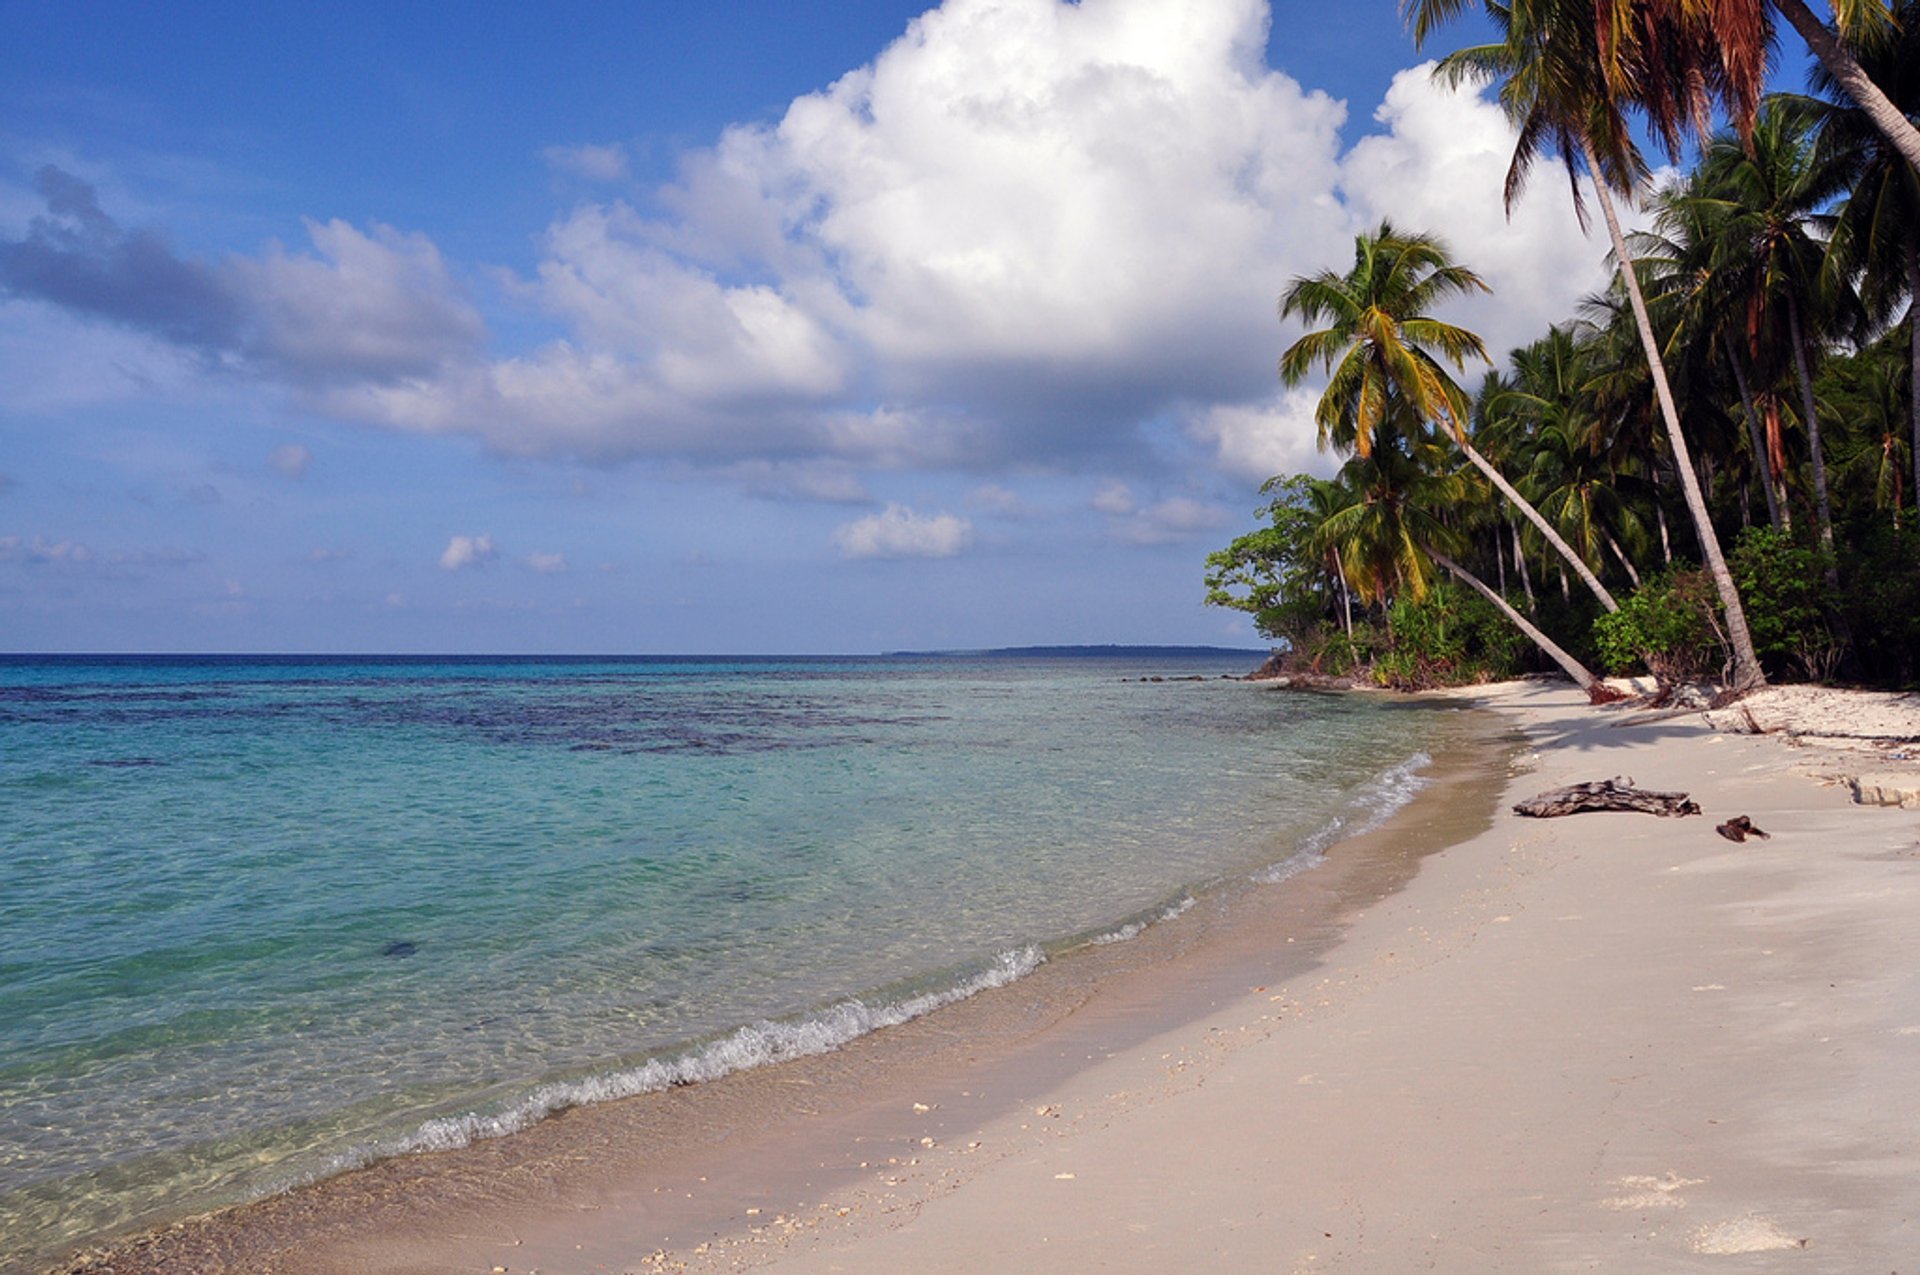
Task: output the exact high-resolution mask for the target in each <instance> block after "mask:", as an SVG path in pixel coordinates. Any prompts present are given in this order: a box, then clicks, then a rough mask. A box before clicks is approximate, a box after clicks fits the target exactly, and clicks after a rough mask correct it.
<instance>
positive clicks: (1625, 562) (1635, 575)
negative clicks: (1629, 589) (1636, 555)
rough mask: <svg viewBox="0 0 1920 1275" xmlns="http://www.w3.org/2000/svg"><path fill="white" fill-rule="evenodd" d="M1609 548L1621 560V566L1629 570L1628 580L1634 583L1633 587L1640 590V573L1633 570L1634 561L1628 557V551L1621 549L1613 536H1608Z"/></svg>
mask: <svg viewBox="0 0 1920 1275" xmlns="http://www.w3.org/2000/svg"><path fill="white" fill-rule="evenodd" d="M1607 548H1609V549H1611V550H1613V556H1614V557H1616V558H1618V559H1620V565H1621V566H1623V567H1625V568H1626V569H1627V579H1629V580H1631V581H1633V587H1634V588H1636V589H1637V588H1639V587H1640V573H1639V572H1638V571H1635V570H1634V569H1633V559H1631V558H1629V557H1627V555H1626V551H1625V550H1623V549H1621V548H1620V542H1619V541H1618V540H1615V539H1614V538H1613V537H1612V536H1608V537H1607Z"/></svg>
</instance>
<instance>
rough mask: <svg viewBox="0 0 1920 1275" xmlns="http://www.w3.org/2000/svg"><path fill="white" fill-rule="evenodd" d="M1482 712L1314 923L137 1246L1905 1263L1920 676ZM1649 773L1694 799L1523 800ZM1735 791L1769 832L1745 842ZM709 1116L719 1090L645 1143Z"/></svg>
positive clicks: (325, 1253)
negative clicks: (1469, 749)
mask: <svg viewBox="0 0 1920 1275" xmlns="http://www.w3.org/2000/svg"><path fill="white" fill-rule="evenodd" d="M1770 694H1773V693H1770ZM1470 698H1471V700H1472V701H1473V702H1476V703H1480V704H1484V705H1487V706H1489V707H1492V708H1494V709H1496V710H1497V711H1498V712H1499V713H1500V714H1501V715H1502V716H1503V717H1504V718H1505V719H1506V720H1508V721H1511V722H1513V723H1515V724H1517V725H1518V726H1520V727H1521V728H1522V729H1523V730H1524V732H1525V736H1524V742H1523V743H1521V744H1520V745H1519V746H1518V747H1517V749H1516V750H1514V751H1511V753H1510V754H1500V755H1502V756H1507V755H1510V756H1511V762H1510V764H1504V765H1502V766H1501V769H1500V773H1498V774H1494V775H1482V776H1477V777H1476V776H1473V775H1460V774H1455V775H1453V776H1451V778H1450V779H1447V778H1443V780H1442V781H1441V782H1439V783H1437V784H1436V785H1435V787H1434V788H1433V789H1432V790H1430V792H1429V793H1427V794H1423V798H1424V799H1423V800H1417V801H1415V802H1414V803H1413V804H1412V805H1410V806H1408V807H1407V808H1406V810H1404V811H1403V812H1402V813H1401V814H1400V815H1399V816H1398V817H1396V819H1395V820H1393V821H1392V822H1390V823H1389V824H1388V825H1386V827H1384V828H1382V829H1380V830H1378V831H1376V832H1375V833H1372V834H1370V837H1371V838H1373V839H1376V840H1375V842H1374V844H1371V845H1367V844H1361V843H1354V842H1350V843H1343V845H1342V846H1340V847H1339V848H1338V849H1337V850H1336V852H1335V853H1334V854H1333V855H1332V856H1330V861H1329V863H1328V864H1327V865H1325V866H1323V867H1321V868H1317V869H1315V870H1314V871H1312V872H1309V873H1306V874H1303V875H1302V876H1301V877H1300V878H1298V879H1297V880H1296V881H1293V882H1288V883H1286V886H1287V887H1297V888H1282V889H1278V890H1275V891H1273V892H1271V897H1272V898H1273V899H1275V900H1278V902H1276V903H1275V904H1274V906H1275V907H1276V908H1277V909H1279V910H1280V911H1281V912H1285V913H1287V914H1288V915H1286V916H1280V915H1272V914H1269V915H1263V914H1262V913H1261V912H1260V911H1259V909H1258V908H1257V907H1256V908H1250V909H1248V910H1246V911H1245V913H1244V915H1243V916H1242V917H1241V919H1240V920H1241V923H1234V924H1224V925H1221V926H1216V927H1214V929H1213V931H1212V932H1211V937H1210V938H1209V940H1208V941H1207V942H1206V943H1204V944H1201V945H1199V946H1198V947H1197V948H1194V949H1191V950H1181V940H1180V938H1179V933H1180V931H1181V929H1182V925H1181V923H1180V922H1178V921H1176V922H1173V923H1170V924H1166V925H1162V926H1156V927H1153V929H1152V930H1150V931H1149V935H1154V934H1158V935H1160V936H1161V937H1160V938H1158V939H1155V940H1152V941H1148V942H1140V941H1136V942H1134V943H1129V944H1119V945H1115V950H1116V951H1125V952H1126V953H1127V955H1126V957H1125V959H1124V961H1123V965H1124V968H1118V969H1114V970H1107V971H1104V972H1102V975H1101V977H1099V978H1097V979H1089V980H1088V982H1087V984H1086V985H1085V986H1083V987H1078V988H1075V989H1070V990H1069V991H1068V992H1067V993H1066V994H1063V995H1061V996H1058V997H1055V998H1052V999H1048V998H1045V997H1042V998H1040V999H1039V1000H1038V1001H1030V1002H1028V1003H1030V1004H1043V1005H1045V1006H1046V1008H1045V1009H1044V1010H1041V1011H1034V1013H1035V1014H1036V1018H1035V1021H1032V1022H1026V1023H1022V1022H1013V1023H1007V1022H1001V1023H999V1025H998V1030H999V1032H1000V1034H999V1035H998V1036H994V1035H991V1034H990V1033H986V1032H985V1031H984V1030H983V1024H984V1020H990V1019H992V1018H993V1017H994V1015H995V1010H994V1005H993V1003H992V997H991V995H989V996H982V997H977V998H975V999H974V1000H971V1001H968V1002H965V1003H963V1004H961V1005H959V1006H954V1007H950V1008H948V1009H947V1010H944V1011H942V1012H941V1013H939V1014H936V1015H932V1016H930V1017H928V1018H926V1019H923V1020H920V1021H918V1022H916V1023H912V1024H908V1025H906V1026H905V1027H903V1028H897V1029H891V1030H889V1031H887V1032H880V1033H876V1034H875V1035H874V1036H873V1037H869V1038H866V1039H867V1040H868V1041H872V1042H876V1043H878V1044H879V1045H880V1046H881V1048H882V1049H883V1050H884V1049H891V1050H893V1051H894V1052H893V1053H891V1054H887V1055H885V1056H880V1057H876V1058H864V1057H863V1051H862V1050H860V1049H858V1048H854V1047H849V1048H848V1049H846V1050H842V1051H840V1052H839V1053H837V1054H834V1055H828V1056H825V1057H823V1058H822V1059H815V1060H807V1061H806V1062H804V1063H802V1064H791V1065H786V1066H783V1067H777V1068H771V1069H765V1070H763V1071H760V1072H752V1073H743V1074H742V1075H739V1076H735V1077H730V1078H728V1079H727V1080H726V1081H722V1082H718V1083H717V1084H716V1085H712V1086H694V1087H693V1088H692V1089H688V1090H675V1091H671V1092H669V1093H667V1094H661V1095H650V1096H648V1097H647V1098H643V1099H637V1100H632V1101H631V1102H629V1103H624V1104H623V1103H615V1104H607V1105H605V1106H602V1107H596V1108H592V1109H587V1110H584V1111H578V1112H569V1113H566V1114H564V1115H562V1116H559V1117H557V1118H555V1119H551V1120H548V1121H546V1122H543V1123H542V1124H541V1125H539V1126H536V1127H535V1128H534V1129H532V1130H529V1131H526V1132H524V1133H522V1134H519V1135H516V1136H515V1137H513V1138H508V1139H501V1140H496V1141H493V1142H488V1143H482V1144H476V1145H475V1146H474V1147H469V1148H466V1149H464V1150H463V1151H461V1152H459V1153H457V1154H458V1155H459V1156H462V1157H466V1160H465V1162H464V1163H463V1164H461V1165H459V1166H450V1165H449V1164H448V1162H446V1161H445V1160H442V1159H441V1158H439V1157H434V1156H420V1157H408V1158H405V1159H402V1160H398V1161H390V1162H386V1163H384V1164H382V1165H378V1166H375V1167H374V1168H373V1169H371V1170H367V1171H363V1172H362V1173H358V1174H350V1175H346V1176H345V1177H343V1178H337V1179H333V1180H332V1181H331V1182H330V1183H324V1184H322V1185H321V1187H320V1188H318V1189H316V1190H312V1191H307V1192H295V1193H293V1194H292V1195H290V1196H285V1197H280V1198H279V1199H277V1200H273V1201H268V1202H266V1203H265V1204H264V1205H262V1206H255V1207H254V1208H253V1209H252V1210H242V1211H241V1212H240V1214H238V1215H230V1216H228V1217H226V1218H224V1219H215V1222H214V1223H213V1224H204V1223H203V1224H198V1225H197V1229H196V1226H195V1225H189V1226H187V1227H185V1228H179V1229H177V1230H176V1231H175V1232H174V1233H173V1235H172V1237H171V1238H170V1237H169V1235H168V1234H166V1233H163V1234H161V1235H160V1236H158V1237H156V1238H155V1239H153V1240H151V1241H149V1242H147V1243H146V1244H143V1245H139V1246H136V1247H135V1248H134V1249H131V1250H123V1251H122V1253H121V1255H120V1257H119V1260H117V1261H115V1262H113V1263H112V1264H111V1269H114V1270H117V1271H124V1270H130V1269H148V1268H150V1269H185V1268H186V1266H184V1265H181V1264H179V1260H180V1256H181V1255H182V1254H186V1253H194V1252H198V1253H199V1254H201V1262H200V1264H201V1265H212V1264H214V1263H213V1259H214V1258H217V1257H219V1256H220V1255H221V1254H222V1253H224V1254H225V1257H226V1258H229V1259H231V1265H230V1267H229V1268H230V1269H258V1270H269V1269H270V1270H286V1271H296V1270H314V1271H421V1272H425V1271H483V1272H497V1271H506V1272H531V1271H535V1270H538V1271H542V1272H548V1273H549V1275H551V1273H554V1272H562V1271H581V1272H589V1271H648V1270H689V1271H717V1270H736V1269H769V1270H774V1271H782V1272H789V1271H790V1272H829V1271H846V1272H861V1271H907V1270H911V1271H973V1270H981V1269H999V1270H1116V1271H1149V1270H1153V1271H1158V1270H1165V1269H1213V1270H1255V1269H1258V1270H1280V1271H1289V1272H1292V1271H1302V1272H1304V1271H1319V1270H1347V1271H1402V1270H1413V1269H1422V1270H1436V1271H1460V1272H1467V1271H1489V1270H1508V1271H1574V1270H1634V1271H1669V1270H1671V1271H1693V1270H1720V1269H1726V1270H1780V1269H1793V1270H1806V1271H1864V1270H1887V1271H1895V1272H1898V1271H1903V1270H1907V1269H1910V1268H1912V1266H1913V1256H1912V1255H1913V1254H1914V1253H1915V1251H1916V1246H1920V1225H1917V1224H1916V1209H1920V1162H1917V1161H1920V1151H1916V1148H1917V1147H1920V1112H1917V1111H1916V1110H1915V1108H1914V1106H1913V1104H1912V1102H1911V1100H1910V1095H1911V1092H1912V1088H1913V1084H1914V1081H1915V1080H1916V1078H1920V973H1917V972H1916V971H1920V927H1916V926H1915V925H1914V924H1913V923H1912V917H1913V916H1914V915H1915V913H1916V910H1917V909H1920V813H1916V811H1915V810H1913V809H1910V808H1908V809H1903V808H1900V807H1898V806H1882V805H1861V804H1856V802H1855V800H1854V796H1853V789H1852V787H1851V786H1849V784H1848V783H1846V782H1845V780H1846V779H1847V778H1848V777H1849V776H1850V775H1858V774H1861V773H1863V772H1864V773H1873V774H1878V775H1881V776H1882V777H1883V787H1884V788H1886V789H1895V790H1897V788H1898V786H1899V784H1900V782H1901V777H1902V776H1903V775H1904V776H1908V777H1914V775H1915V769H1916V768H1915V767H1914V765H1913V763H1912V762H1911V761H1910V760H1908V758H1909V757H1910V756H1911V753H1910V752H1909V751H1908V750H1905V749H1902V748H1899V747H1897V746H1895V745H1893V744H1892V743H1890V742H1889V741H1891V740H1893V739H1897V738H1899V737H1900V735H1901V734H1902V732H1903V730H1904V729H1905V725H1904V724H1905V723H1906V722H1907V721H1909V720H1910V716H1904V715H1903V714H1905V715H1910V713H1911V708H1910V700H1901V699H1898V698H1895V697H1880V698H1879V699H1877V700H1876V701H1875V704H1876V705H1877V706H1878V707H1879V708H1880V709H1884V710H1885V711H1884V713H1882V717H1883V718H1884V720H1881V719H1875V720H1874V721H1873V722H1872V723H1870V724H1869V726H1868V728H1866V729H1862V728H1860V727H1859V726H1858V725H1855V724H1853V723H1855V722H1856V721H1865V720H1866V718H1865V716H1863V715H1862V713H1860V712H1857V711H1855V710H1854V708H1853V707H1852V706H1853V705H1856V704H1858V703H1859V702H1860V701H1849V700H1846V699H1844V698H1843V699H1842V701H1841V716H1840V718H1839V719H1838V721H1839V724H1838V725H1831V724H1830V725H1829V726H1828V727H1827V729H1828V730H1829V731H1830V733H1832V734H1836V735H1874V736H1877V739H1866V740H1862V739H1835V740H1829V741H1816V740H1812V739H1811V738H1810V737H1808V736H1804V735H1803V736H1801V737H1799V738H1797V739H1789V738H1788V737H1787V736H1785V735H1783V734H1781V733H1772V734H1764V735H1753V734H1738V733H1728V732H1727V731H1725V730H1723V729H1716V725H1718V726H1720V727H1727V726H1729V725H1734V724H1735V723H1733V722H1731V721H1730V720H1729V718H1728V715H1727V714H1726V713H1724V712H1723V713H1718V714H1714V715H1711V716H1712V717H1713V718H1714V719H1715V720H1712V721H1710V720H1709V719H1708V718H1707V717H1703V715H1702V714H1699V713H1681V714H1672V713H1661V712H1646V711H1638V710H1635V709H1633V708H1631V707H1625V708H1609V709H1604V710H1596V709H1592V708H1589V707H1588V706H1587V705H1586V704H1585V702H1584V700H1583V698H1582V697H1580V696H1578V695H1577V694H1576V693H1574V692H1573V691H1572V690H1571V689H1569V688H1565V687H1564V686H1555V685H1552V684H1540V683H1518V684H1511V685H1506V686H1502V687H1497V688H1480V689H1477V690H1476V691H1474V692H1472V693H1471V696H1470ZM1794 707H1795V706H1794V705H1793V704H1789V705H1786V706H1785V707H1779V706H1777V705H1776V707H1775V709H1774V710H1771V711H1776V712H1778V713H1781V714H1785V715H1786V717H1783V718H1782V720H1781V721H1776V722H1770V721H1768V720H1767V718H1766V713H1767V711H1769V710H1768V709H1767V708H1766V707H1765V706H1764V705H1756V707H1755V709H1754V710H1753V715H1754V718H1755V719H1756V720H1755V721H1754V722H1753V723H1752V724H1757V725H1760V726H1761V727H1762V728H1763V729H1772V730H1775V731H1776V732H1777V731H1779V730H1781V729H1782V726H1783V723H1784V722H1785V720H1787V718H1790V717H1791V712H1792V710H1793V708H1794ZM1800 707H1801V708H1803V709H1804V708H1805V705H1804V704H1801V705H1800ZM1831 720H1832V719H1831V717H1830V716H1829V722H1831ZM1907 733H1911V732H1910V731H1908V732H1907ZM1830 743H1831V744H1836V745H1847V746H1848V747H1844V748H1842V747H1829V746H1827V745H1828V744H1830ZM1436 770H1442V771H1444V770H1445V765H1444V761H1443V762H1442V763H1441V764H1439V765H1437V766H1436ZM1615 775H1629V776H1632V777H1634V778H1636V779H1637V780H1638V781H1639V782H1640V783H1641V785H1642V786H1645V787H1649V788H1656V789H1663V790H1684V791H1686V792H1688V793H1690V794H1691V795H1692V797H1693V799H1694V800H1696V801H1697V802H1699V803H1700V805H1701V807H1702V809H1703V814H1702V815H1700V816H1697V817H1691V818H1684V819H1662V818H1657V817H1653V816H1649V815H1643V814H1622V813H1588V814H1581V815H1575V816H1571V817H1567V818H1561V819H1551V820H1531V819H1523V818H1520V817H1518V816H1515V815H1513V814H1512V813H1511V812H1510V811H1509V810H1508V807H1509V806H1510V805H1511V804H1512V802H1513V801H1515V800H1518V799H1520V798H1522V797H1525V796H1528V795H1531V794H1533V793H1535V792H1538V791H1541V790H1543V789H1547V788H1552V787H1557V786H1559V785H1562V784H1566V783H1573V782H1578V781H1582V780H1588V779H1599V778H1608V777H1612V776H1615ZM1913 782H1914V785H1915V786H1916V787H1920V777H1914V779H1913ZM1739 814H1744V815H1746V816H1748V817H1749V818H1750V820H1751V821H1752V823H1753V824H1754V825H1755V826H1757V827H1759V828H1760V829H1762V830H1764V831H1766V832H1767V833H1769V834H1770V835H1769V837H1768V838H1767V839H1749V840H1747V841H1744V842H1740V843H1735V842H1732V841H1730V840H1727V839H1725V838H1723V837H1722V836H1720V835H1717V834H1716V832H1715V825H1716V824H1718V823H1721V822H1724V821H1725V820H1727V819H1729V818H1731V817H1732V816H1734V815H1739ZM1361 840H1362V842H1365V841H1366V840H1367V839H1366V838H1363V839H1361ZM1423 840H1424V841H1425V842H1426V843H1427V844H1425V845H1424V846H1422V845H1420V844H1419V843H1421V842H1422V841H1423ZM1396 846H1397V847H1401V848H1403V849H1404V848H1406V847H1409V846H1413V847H1416V848H1417V849H1418V850H1419V851H1422V852H1424V851H1432V853H1397V852H1395V850H1394V847H1396ZM1262 930H1264V931H1265V933H1264V934H1263V933H1262V932H1261V931H1262ZM1288 939H1291V940H1292V941H1291V942H1288V941H1287V940H1288ZM1062 964H1066V963H1062ZM969 1015H971V1016H973V1017H968V1016H969ZM1003 1017H1004V1016H1003ZM890 1037H891V1038H892V1041H891V1042H889V1040H888V1038H890ZM902 1041H904V1042H905V1044H904V1045H903V1044H901V1043H900V1042H902ZM902 1051H904V1052H902ZM729 1085H731V1086H733V1087H734V1092H725V1091H724V1090H723V1087H724V1086H729ZM683 1102H705V1103H707V1104H708V1107H709V1114H708V1115H707V1116H705V1117H703V1118H702V1120H701V1121H696V1122H694V1123H693V1124H692V1125H688V1124H686V1123H685V1122H682V1123H681V1126H680V1127H681V1128H682V1130H683V1132H685V1131H687V1130H688V1129H691V1130H692V1132H691V1133H690V1134H689V1135H688V1136H684V1137H682V1138H681V1139H680V1141H679V1142H678V1143H676V1144H675V1145H674V1146H673V1147H672V1149H671V1150H670V1151H656V1153H655V1154H649V1155H644V1156H643V1155H639V1154H637V1153H635V1152H634V1151H633V1150H632V1148H634V1147H636V1146H639V1145H642V1144H644V1143H646V1130H647V1127H648V1122H649V1121H650V1120H658V1119H668V1120H671V1118H672V1115H673V1113H672V1110H671V1109H672V1108H673V1107H674V1106H675V1105H677V1104H680V1103H683ZM574 1126H579V1127H574ZM586 1126H593V1128H592V1130H591V1131H590V1132H587V1133H582V1132H581V1131H580V1128H581V1127H586ZM623 1147H624V1148H627V1149H626V1150H624V1151H623V1149H622V1148H623ZM543 1157H545V1158H543ZM436 1161H437V1163H436ZM490 1161H491V1162H490ZM249 1215H251V1216H249ZM249 1236H251V1239H249V1238H248V1237H249ZM275 1236H277V1237H278V1239H277V1240H276V1239H274V1238H273V1237H275ZM183 1241H184V1242H185V1243H186V1247H184V1248H182V1247H171V1246H175V1245H179V1244H181V1243H182V1242H183ZM195 1244H198V1245H199V1246H200V1247H198V1248H195V1247H194V1245H195ZM250 1244H251V1245H252V1247H249V1245H250ZM223 1245H224V1246H225V1247H224V1248H223V1247H222V1246H223ZM169 1254H172V1257H171V1259H170V1258H169ZM143 1255H144V1256H143ZM209 1255H212V1256H211V1257H210V1256H209ZM149 1258H150V1259H152V1260H151V1263H150V1265H149V1266H145V1267H143V1266H142V1262H143V1261H147V1260H148V1259H149ZM106 1268H107V1267H105V1266H102V1267H100V1268H99V1269H106Z"/></svg>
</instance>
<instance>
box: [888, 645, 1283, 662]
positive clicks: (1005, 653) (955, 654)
mask: <svg viewBox="0 0 1920 1275" xmlns="http://www.w3.org/2000/svg"><path fill="white" fill-rule="evenodd" d="M1271 654H1273V652H1272V650H1271V649H1269V648H1267V647H1264V646H1261V647H1241V646H1119V645H1113V644H1108V645H1103V646H996V647H990V648H987V649H985V650H977V651H969V650H954V651H882V652H881V655H882V656H883V657H884V658H887V659H902V658H907V657H913V658H917V659H932V658H948V659H950V658H959V657H964V658H966V659H970V660H979V659H1021V660H1030V659H1075V658H1078V659H1085V658H1089V657H1097V658H1102V659H1163V660H1164V659H1210V658H1224V657H1228V656H1232V657H1235V658H1241V657H1249V658H1252V659H1258V660H1264V659H1266V658H1267V656H1269V655H1271Z"/></svg>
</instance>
